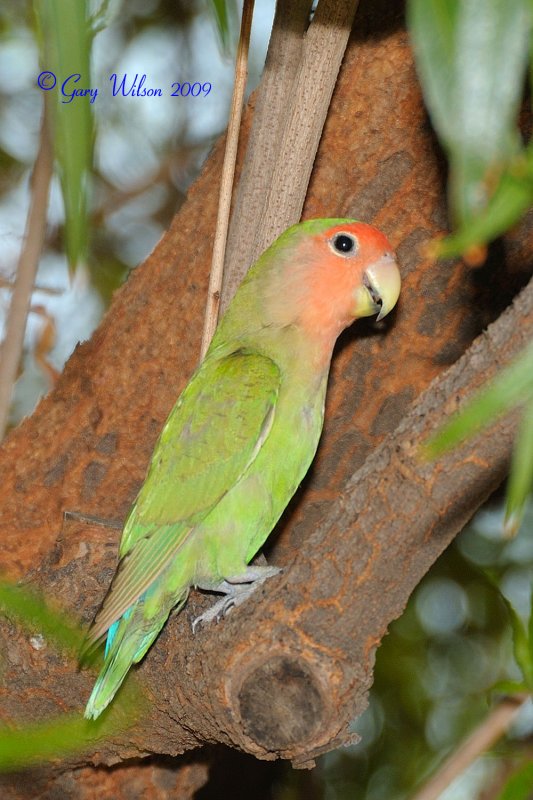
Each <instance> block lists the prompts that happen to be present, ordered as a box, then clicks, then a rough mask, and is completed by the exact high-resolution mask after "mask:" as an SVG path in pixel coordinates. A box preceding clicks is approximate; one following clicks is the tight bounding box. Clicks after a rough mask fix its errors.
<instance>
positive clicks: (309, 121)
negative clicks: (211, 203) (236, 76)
mask: <svg viewBox="0 0 533 800" xmlns="http://www.w3.org/2000/svg"><path fill="white" fill-rule="evenodd" d="M358 5H359V0H321V2H320V3H319V4H318V8H317V11H316V13H315V15H314V17H313V21H312V22H311V24H310V25H309V28H308V30H307V33H306V35H305V39H304V42H303V49H302V53H301V60H300V65H299V68H298V70H297V71H296V75H295V76H294V77H293V73H292V71H289V73H288V80H289V86H288V87H286V91H285V92H284V93H281V92H279V90H277V91H273V92H272V97H273V99H274V100H275V101H276V102H278V103H279V102H283V103H284V113H283V115H282V117H281V119H282V122H283V133H282V136H280V139H279V144H278V147H277V149H276V152H275V153H273V154H272V155H273V162H272V163H270V164H269V165H268V166H267V165H265V170H267V171H269V172H270V174H269V176H268V183H267V184H266V186H267V188H268V191H267V192H266V193H265V194H264V195H263V196H262V197H261V198H260V201H261V202H260V207H258V208H257V210H256V214H255V220H254V225H253V227H252V226H248V227H247V228H245V229H244V230H243V228H242V227H240V224H243V223H240V221H239V219H237V218H236V225H235V228H234V229H232V240H233V243H232V245H231V247H232V254H235V256H236V259H237V263H235V264H234V263H233V259H232V264H231V267H232V271H231V275H228V276H227V279H226V280H225V281H224V288H223V296H224V306H225V305H226V304H227V302H228V301H229V299H230V298H231V297H232V296H233V294H234V292H235V289H236V287H237V286H238V285H239V283H240V282H241V280H242V278H243V277H244V274H245V272H246V270H247V268H248V267H249V265H250V264H252V263H253V262H254V261H255V260H256V259H257V258H258V257H259V256H260V255H261V253H262V252H263V250H265V249H266V248H267V247H268V246H269V245H271V244H272V242H273V241H274V239H275V238H276V237H277V236H279V234H280V233H281V232H282V231H284V230H285V228H288V227H289V225H292V224H294V223H295V222H298V220H299V219H300V216H301V213H302V208H303V204H304V200H305V196H306V193H307V186H308V184H309V179H310V177H311V171H312V169H313V164H314V162H315V157H316V152H317V149H318V144H319V142H320V137H321V136H322V130H323V127H324V123H325V121H326V116H327V113H328V109H329V105H330V101H331V96H332V94H333V90H334V88H335V84H336V82H337V77H338V73H339V69H340V66H341V63H342V59H343V57H344V53H345V50H346V46H347V44H348V39H349V37H350V32H351V29H352V23H353V20H354V17H355V12H356V11H357V6H358ZM280 25H284V20H283V19H282V20H280ZM284 77H285V76H284V74H283V72H282V73H281V75H280V79H283V78H284ZM274 113H275V112H274ZM267 152H268V149H267ZM254 158H259V159H260V158H261V153H260V152H258V151H255V152H254ZM249 188H250V190H251V191H252V192H253V191H254V187H253V186H251V187H249ZM333 212H335V206H332V213H333ZM237 248H238V254H237V252H236V251H237Z"/></svg>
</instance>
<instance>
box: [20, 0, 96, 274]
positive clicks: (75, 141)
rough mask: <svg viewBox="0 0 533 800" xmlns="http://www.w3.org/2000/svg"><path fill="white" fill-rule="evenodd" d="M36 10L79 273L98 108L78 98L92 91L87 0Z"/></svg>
mask: <svg viewBox="0 0 533 800" xmlns="http://www.w3.org/2000/svg"><path fill="white" fill-rule="evenodd" d="M34 9H35V13H36V17H37V23H38V30H39V34H40V37H39V38H40V50H41V67H42V70H43V74H44V73H47V74H48V76H49V77H48V78H47V79H46V81H43V82H42V84H41V86H42V90H43V94H46V100H47V102H49V103H50V111H51V114H50V116H51V120H52V134H53V135H52V140H53V146H54V153H55V158H56V162H57V167H58V173H59V179H60V182H61V190H62V194H63V202H64V206H65V249H66V252H67V257H68V261H69V264H70V268H71V269H72V270H73V269H75V267H76V265H77V263H78V262H80V261H82V260H84V259H85V258H86V252H87V238H88V234H87V207H88V197H87V196H88V190H89V176H90V171H91V164H92V146H93V120H92V108H93V105H92V103H91V95H89V94H87V95H85V96H81V95H80V94H74V93H75V92H78V93H79V92H81V91H83V90H86V89H89V88H91V74H90V46H91V31H90V23H89V19H88V15H87V3H86V2H85V0H80V2H76V3H65V2H64V1H63V0H41V2H35V3H34ZM50 76H51V77H50ZM54 80H55V85H54ZM50 86H52V88H50Z"/></svg>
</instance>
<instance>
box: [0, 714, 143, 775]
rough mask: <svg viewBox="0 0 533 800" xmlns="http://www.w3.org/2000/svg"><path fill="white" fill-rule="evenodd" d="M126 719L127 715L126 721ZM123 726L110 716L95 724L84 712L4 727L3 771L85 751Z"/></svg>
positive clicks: (0, 736) (0, 745) (0, 732)
mask: <svg viewBox="0 0 533 800" xmlns="http://www.w3.org/2000/svg"><path fill="white" fill-rule="evenodd" d="M125 721H126V720H124V718H123V719H122V723H124V722H125ZM131 721H132V719H131V720H130V723H131ZM98 723H99V724H98ZM120 727H121V725H120V724H118V723H117V721H115V722H114V723H110V721H109V717H106V718H105V719H103V720H102V722H99V721H97V723H96V724H94V723H92V722H90V721H89V720H86V719H84V717H83V716H82V714H81V713H79V714H75V715H74V714H69V715H64V716H62V717H59V718H55V719H53V720H49V721H46V722H42V723H38V724H30V725H23V726H21V727H12V726H11V725H10V726H9V728H5V727H0V771H3V772H5V771H10V770H14V769H20V768H22V767H28V766H30V765H32V764H35V763H39V762H43V761H47V760H49V759H52V758H58V757H60V756H65V755H67V754H68V753H73V752H80V751H83V750H85V749H87V748H88V747H90V746H91V745H94V744H95V743H96V742H97V741H99V740H101V739H102V738H104V737H108V736H110V735H111V734H112V733H113V732H115V731H117V730H120Z"/></svg>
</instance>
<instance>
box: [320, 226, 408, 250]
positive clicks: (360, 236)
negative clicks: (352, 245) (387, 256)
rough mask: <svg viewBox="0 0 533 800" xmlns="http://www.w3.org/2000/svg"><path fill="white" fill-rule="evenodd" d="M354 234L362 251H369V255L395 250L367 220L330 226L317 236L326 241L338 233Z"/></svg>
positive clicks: (383, 235)
mask: <svg viewBox="0 0 533 800" xmlns="http://www.w3.org/2000/svg"><path fill="white" fill-rule="evenodd" d="M343 231H345V232H346V233H351V234H353V235H354V236H355V237H356V238H357V241H358V242H359V247H360V250H361V252H363V253H368V254H369V255H370V254H371V253H374V252H387V251H390V252H391V253H392V252H393V249H392V245H391V243H390V242H389V240H388V239H387V237H386V236H385V234H383V233H381V231H380V230H378V229H377V228H374V226H373V225H367V224H366V223H365V222H349V223H348V224H346V225H334V226H333V227H331V228H328V230H327V231H324V232H323V233H321V234H319V236H318V237H317V238H319V239H323V240H325V241H327V240H329V239H331V238H332V237H333V236H335V234H336V233H342V232H343Z"/></svg>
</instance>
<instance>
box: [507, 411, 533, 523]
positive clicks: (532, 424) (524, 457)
mask: <svg viewBox="0 0 533 800" xmlns="http://www.w3.org/2000/svg"><path fill="white" fill-rule="evenodd" d="M532 489H533V398H532V399H531V400H530V401H529V402H528V403H527V405H526V406H525V408H524V412H523V416H522V419H521V421H520V427H519V429H518V433H517V436H516V440H515V443H514V451H513V459H512V462H511V472H510V475H509V481H508V484H507V496H506V506H505V523H504V525H505V533H506V535H508V536H514V534H515V533H516V532H517V530H518V528H519V527H520V524H521V522H522V519H523V516H524V510H525V507H526V502H527V499H528V497H529V493H530V492H531V491H532Z"/></svg>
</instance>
